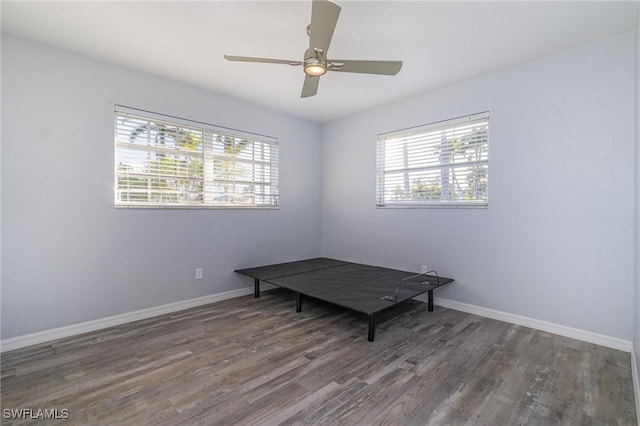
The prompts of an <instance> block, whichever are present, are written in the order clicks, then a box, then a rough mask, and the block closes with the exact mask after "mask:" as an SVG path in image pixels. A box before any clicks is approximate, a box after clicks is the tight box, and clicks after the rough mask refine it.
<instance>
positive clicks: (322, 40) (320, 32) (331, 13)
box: [309, 0, 340, 58]
mask: <svg viewBox="0 0 640 426" xmlns="http://www.w3.org/2000/svg"><path fill="white" fill-rule="evenodd" d="M339 15H340V6H338V5H337V4H334V3H331V2H330V1H329V0H313V3H312V6H311V26H310V27H311V29H310V35H309V49H313V48H317V49H321V50H322V51H323V52H324V57H325V58H326V56H327V51H328V50H329V44H331V39H332V38H333V30H335V28H336V23H337V22H338V16H339Z"/></svg>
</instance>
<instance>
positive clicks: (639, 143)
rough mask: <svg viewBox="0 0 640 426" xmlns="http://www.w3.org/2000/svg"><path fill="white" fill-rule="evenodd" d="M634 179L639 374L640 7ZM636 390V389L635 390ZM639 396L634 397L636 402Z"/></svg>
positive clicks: (638, 360)
mask: <svg viewBox="0 0 640 426" xmlns="http://www.w3.org/2000/svg"><path fill="white" fill-rule="evenodd" d="M635 50H636V68H635V69H636V90H635V94H636V114H635V124H636V147H635V148H636V149H635V162H636V179H635V188H636V189H635V195H636V197H635V199H636V203H635V207H636V211H635V213H636V215H635V334H634V338H633V347H634V355H635V356H636V359H635V362H636V367H637V368H636V371H638V372H640V357H639V355H640V7H639V8H638V20H637V24H636V49H635ZM636 390H637V389H636ZM639 400H640V396H639V395H636V401H639Z"/></svg>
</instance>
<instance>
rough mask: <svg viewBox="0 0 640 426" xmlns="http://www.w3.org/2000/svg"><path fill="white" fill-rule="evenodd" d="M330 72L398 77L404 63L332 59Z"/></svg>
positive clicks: (329, 67)
mask: <svg viewBox="0 0 640 426" xmlns="http://www.w3.org/2000/svg"><path fill="white" fill-rule="evenodd" d="M327 62H328V63H329V66H328V70H329V71H339V72H357V73H361V74H382V75H396V74H398V72H399V71H400V68H402V61H349V60H342V59H331V60H329V61H327Z"/></svg>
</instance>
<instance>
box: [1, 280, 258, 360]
mask: <svg viewBox="0 0 640 426" xmlns="http://www.w3.org/2000/svg"><path fill="white" fill-rule="evenodd" d="M252 293H253V287H245V288H240V289H237V290H230V291H224V292H222V293H215V294H210V295H207V296H202V297H196V298H195V299H189V300H181V301H179V302H174V303H169V304H167V305H161V306H155V307H153V308H147V309H141V310H139V311H133V312H127V313H124V314H120V315H114V316H110V317H105V318H99V319H96V320H92V321H87V322H82V323H79V324H72V325H68V326H65V327H59V328H54V329H51V330H44V331H39V332H37V333H31V334H25V335H23V336H17V337H11V338H9V339H3V340H2V341H0V352H6V351H11V350H14V349H20V348H24V347H26V346H31V345H37V344H39V343H45V342H49V341H51V340H56V339H61V338H63V337H69V336H75V335H78V334H82V333H88V332H91V331H96V330H100V329H103V328H108V327H113V326H116V325H121V324H125V323H128V322H132V321H138V320H141V319H147V318H151V317H155V316H158V315H164V314H169V313H171V312H177V311H183V310H185V309H189V308H194V307H196V306H201V305H208V304H209V303H214V302H219V301H221V300H227V299H232V298H234V297H240V296H246V295H248V294H252Z"/></svg>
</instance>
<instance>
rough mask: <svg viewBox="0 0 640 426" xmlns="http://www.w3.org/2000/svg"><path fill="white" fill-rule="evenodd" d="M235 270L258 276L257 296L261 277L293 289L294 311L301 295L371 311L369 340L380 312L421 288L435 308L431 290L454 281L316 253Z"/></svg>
mask: <svg viewBox="0 0 640 426" xmlns="http://www.w3.org/2000/svg"><path fill="white" fill-rule="evenodd" d="M235 272H238V273H240V274H243V275H246V276H249V277H251V278H253V279H254V297H256V298H257V297H260V281H263V282H266V283H269V284H273V285H276V286H278V287H283V288H286V289H289V290H292V291H294V292H295V294H296V312H301V311H302V299H303V296H308V297H312V298H315V299H319V300H323V301H325V302H329V303H332V304H334V305H338V306H341V307H344V308H347V309H351V310H354V311H356V312H360V313H363V314H365V315H367V316H368V317H369V330H368V336H367V338H368V340H369V341H370V342H373V341H374V338H375V328H376V315H378V314H379V313H380V312H382V311H384V310H386V309H389V308H392V307H394V306H396V305H398V304H399V303H402V302H405V301H407V300H409V299H411V298H413V297H415V296H418V295H420V294H423V293H427V294H428V309H429V311H433V290H435V289H436V288H438V287H441V286H443V285H445V284H448V283H450V282H452V281H453V279H451V278H445V277H439V276H438V275H437V274H436V273H435V271H430V272H427V273H425V274H416V273H413V272H406V271H399V270H397V269H390V268H383V267H380V266H372V265H365V264H361V263H352V262H345V261H342V260H336V259H329V258H326V257H318V258H313V259H306V260H299V261H295V262H286V263H277V264H273V265H266V266H258V267H255V268H246V269H238V270H236V271H235Z"/></svg>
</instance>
